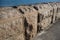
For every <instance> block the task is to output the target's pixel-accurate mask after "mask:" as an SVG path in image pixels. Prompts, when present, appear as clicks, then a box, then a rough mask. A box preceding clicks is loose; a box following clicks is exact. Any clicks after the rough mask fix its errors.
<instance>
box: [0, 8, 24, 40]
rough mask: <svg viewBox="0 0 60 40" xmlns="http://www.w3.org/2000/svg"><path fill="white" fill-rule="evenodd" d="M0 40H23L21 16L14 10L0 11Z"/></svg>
mask: <svg viewBox="0 0 60 40" xmlns="http://www.w3.org/2000/svg"><path fill="white" fill-rule="evenodd" d="M0 40H24V26H23V16H22V15H21V14H20V12H19V11H17V10H16V9H13V8H12V9H11V8H10V9H1V10H0Z"/></svg>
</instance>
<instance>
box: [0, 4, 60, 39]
mask: <svg viewBox="0 0 60 40" xmlns="http://www.w3.org/2000/svg"><path fill="white" fill-rule="evenodd" d="M59 18H60V3H46V4H44V3H43V4H36V5H29V6H27V5H26V6H18V7H16V6H14V7H1V8H0V40H33V38H34V37H35V36H36V35H37V34H38V33H39V32H41V31H43V30H45V29H46V28H48V27H49V25H51V24H53V23H55V22H56V20H58V19H59Z"/></svg>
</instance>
